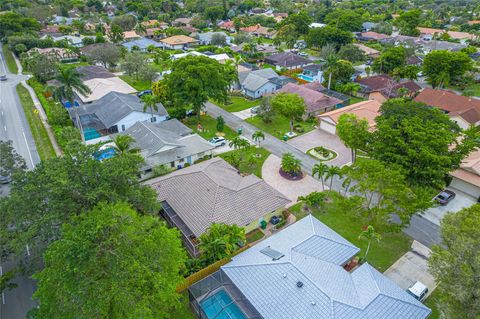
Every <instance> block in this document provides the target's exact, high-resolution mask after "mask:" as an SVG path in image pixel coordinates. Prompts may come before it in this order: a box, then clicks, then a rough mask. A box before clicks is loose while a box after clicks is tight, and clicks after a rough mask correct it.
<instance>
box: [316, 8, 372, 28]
mask: <svg viewBox="0 0 480 319" xmlns="http://www.w3.org/2000/svg"><path fill="white" fill-rule="evenodd" d="M325 22H327V23H328V24H329V25H331V26H334V27H336V28H339V29H341V30H344V31H350V32H358V31H362V24H363V22H365V21H364V20H363V18H362V16H361V15H360V14H359V13H357V12H355V11H353V10H344V9H336V10H334V11H332V12H330V13H329V14H327V16H326V17H325Z"/></svg>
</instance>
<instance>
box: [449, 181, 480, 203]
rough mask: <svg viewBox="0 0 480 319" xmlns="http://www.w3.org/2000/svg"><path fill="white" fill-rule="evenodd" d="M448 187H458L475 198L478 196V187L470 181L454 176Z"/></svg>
mask: <svg viewBox="0 0 480 319" xmlns="http://www.w3.org/2000/svg"><path fill="white" fill-rule="evenodd" d="M450 187H452V188H456V189H459V190H461V191H462V192H464V193H467V194H468V195H471V196H473V197H475V198H478V197H480V187H477V186H475V185H472V184H470V183H466V182H464V181H462V180H460V179H458V178H456V177H454V178H453V179H452V182H451V183H450Z"/></svg>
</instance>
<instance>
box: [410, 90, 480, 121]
mask: <svg viewBox="0 0 480 319" xmlns="http://www.w3.org/2000/svg"><path fill="white" fill-rule="evenodd" d="M415 101H417V102H422V103H425V104H427V105H429V106H434V107H438V108H439V109H441V110H442V111H444V112H445V113H447V114H448V115H449V116H450V118H451V119H452V120H453V121H454V122H456V123H457V124H458V125H459V126H460V127H461V128H462V129H467V128H468V127H470V126H471V125H475V126H478V125H480V100H477V99H474V98H471V97H468V96H461V95H457V94H455V93H453V92H450V91H445V90H434V89H430V88H425V89H423V91H422V92H420V94H418V95H417V97H416V98H415Z"/></svg>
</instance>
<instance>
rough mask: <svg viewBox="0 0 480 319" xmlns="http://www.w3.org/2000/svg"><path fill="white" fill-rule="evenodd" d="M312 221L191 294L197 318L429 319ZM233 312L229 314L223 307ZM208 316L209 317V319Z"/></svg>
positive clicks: (258, 247) (237, 260) (243, 256)
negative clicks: (354, 262) (352, 264)
mask: <svg viewBox="0 0 480 319" xmlns="http://www.w3.org/2000/svg"><path fill="white" fill-rule="evenodd" d="M359 252H360V249H359V248H358V247H356V246H355V245H353V244H352V243H350V242H349V241H347V240H346V239H344V238H343V237H342V236H340V235H339V234H337V233H336V232H335V231H333V230H332V229H331V228H329V227H328V226H326V225H325V224H323V223H322V222H320V221H319V220H318V219H316V218H315V217H313V216H312V215H308V216H307V217H305V218H303V219H301V220H299V221H297V222H296V223H294V224H292V225H290V226H288V227H287V228H285V229H283V230H281V231H279V232H277V233H275V234H273V235H272V236H270V237H268V238H266V239H264V240H262V241H260V242H259V243H257V244H255V245H254V246H252V247H250V248H249V249H247V250H245V251H243V252H241V253H240V254H238V255H236V256H233V257H232V258H231V259H232V260H231V261H230V262H229V263H228V264H226V265H224V266H221V267H220V269H219V270H218V271H217V272H215V273H213V274H211V275H210V276H208V277H206V278H204V279H202V280H200V281H199V282H197V283H195V284H193V285H192V286H190V287H189V288H188V290H189V297H190V305H191V308H192V309H193V310H194V312H195V313H196V314H197V316H198V317H199V318H207V317H208V318H230V317H231V316H230V315H229V314H230V313H234V314H235V318H245V319H253V318H263V319H292V318H298V319H300V318H302V319H307V318H308V319H313V318H315V319H320V318H322V319H334V318H335V319H347V318H348V319H361V318H362V319H363V318H372V319H373V318H389V319H425V318H427V317H428V316H429V315H430V313H431V310H430V309H429V308H427V307H426V306H425V305H423V304H422V303H421V302H420V301H418V300H417V299H415V298H414V297H413V296H411V295H410V294H409V293H407V292H406V291H405V290H404V289H402V288H400V287H399V286H397V285H396V284H395V283H394V282H393V281H391V280H390V279H388V278H387V277H385V276H384V275H383V274H382V273H380V272H379V271H378V270H376V269H375V268H374V267H372V266H371V265H370V264H369V263H368V262H365V263H363V264H362V265H360V266H358V267H355V268H354V269H353V270H351V271H350V270H347V269H349V268H347V267H345V265H346V264H348V263H349V262H350V261H351V260H352V259H353V258H354V257H355V256H356V255H357V254H358V253H359ZM226 305H228V306H226ZM207 314H208V316H207Z"/></svg>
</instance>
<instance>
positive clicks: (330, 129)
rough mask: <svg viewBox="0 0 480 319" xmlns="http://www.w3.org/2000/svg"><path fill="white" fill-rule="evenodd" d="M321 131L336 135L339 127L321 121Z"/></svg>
mask: <svg viewBox="0 0 480 319" xmlns="http://www.w3.org/2000/svg"><path fill="white" fill-rule="evenodd" d="M320 129H322V130H324V131H325V132H328V133H330V134H333V135H335V132H336V130H337V127H336V126H335V125H334V124H332V123H329V122H326V121H323V120H321V121H320Z"/></svg>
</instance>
